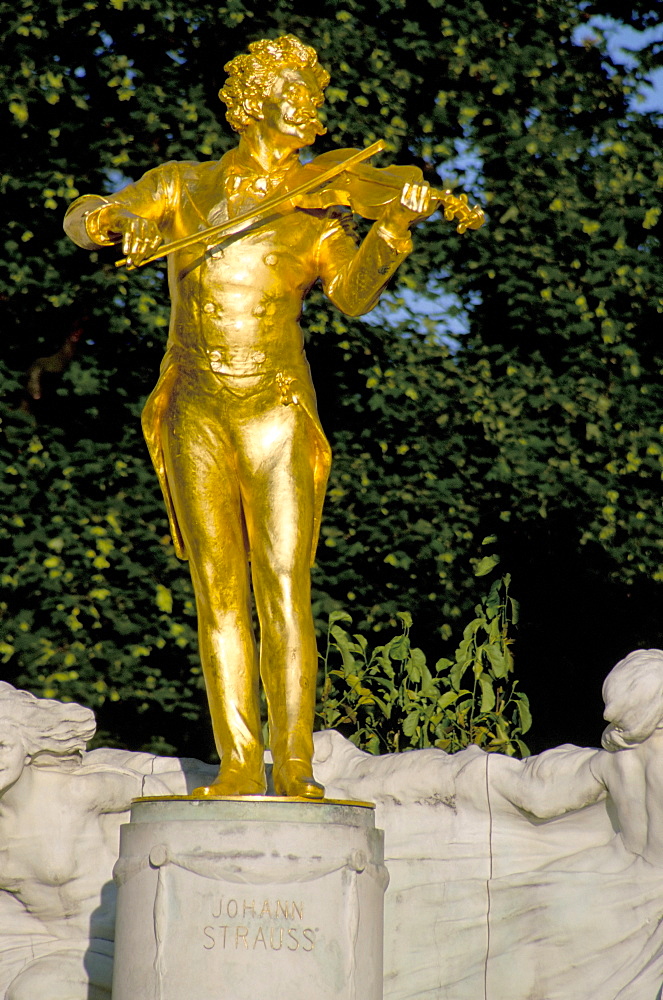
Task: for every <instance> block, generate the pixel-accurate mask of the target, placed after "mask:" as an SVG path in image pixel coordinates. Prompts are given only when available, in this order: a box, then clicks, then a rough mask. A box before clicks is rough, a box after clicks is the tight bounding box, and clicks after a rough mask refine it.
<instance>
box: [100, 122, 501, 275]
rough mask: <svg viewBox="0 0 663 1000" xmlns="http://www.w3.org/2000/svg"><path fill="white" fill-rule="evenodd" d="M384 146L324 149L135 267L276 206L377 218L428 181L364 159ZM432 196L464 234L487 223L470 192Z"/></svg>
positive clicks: (247, 223)
mask: <svg viewBox="0 0 663 1000" xmlns="http://www.w3.org/2000/svg"><path fill="white" fill-rule="evenodd" d="M385 145H386V144H385V142H384V141H383V140H382V139H378V141H377V142H374V143H373V144H372V145H371V146H367V147H366V149H361V150H354V149H333V150H330V151H329V152H328V153H322V154H321V155H320V156H317V157H316V158H315V159H314V160H311V162H310V163H306V164H304V165H303V166H302V167H301V172H300V178H301V181H300V183H298V184H297V185H296V186H295V187H294V189H292V190H290V191H285V192H282V193H281V194H273V195H271V196H270V197H268V198H265V199H264V200H263V201H262V202H261V203H260V205H258V206H257V207H256V208H253V209H250V210H249V211H248V212H243V213H242V214H241V215H238V216H236V217H235V218H234V219H229V220H228V221H227V222H223V223H221V225H219V226H212V227H211V228H209V229H203V230H200V231H199V232H197V233H192V234H191V235H190V236H184V237H182V239H179V240H174V241H173V242H172V243H167V244H164V245H163V246H160V247H159V248H158V249H157V250H155V251H154V253H152V254H150V255H149V256H148V257H146V258H145V259H144V260H143V261H141V263H140V264H138V265H134V266H137V267H142V266H143V265H144V264H150V263H152V261H154V260H159V259H160V258H161V257H167V256H169V255H170V254H172V253H175V252H176V251H177V250H184V249H185V248H186V247H189V246H193V245H194V244H196V243H207V244H208V245H211V244H213V245H214V246H218V245H219V243H220V242H222V240H223V239H224V238H226V237H228V236H233V235H236V234H238V233H242V232H244V230H246V229H248V228H249V227H251V226H254V225H256V224H257V223H259V222H262V221H264V219H265V218H266V217H267V216H268V215H269V214H271V213H272V212H273V211H274V209H276V208H280V207H281V206H284V205H286V204H287V203H290V204H291V205H292V206H293V207H294V208H304V209H326V208H330V207H332V206H334V205H345V206H347V207H348V208H350V209H351V210H352V211H353V212H355V213H356V214H357V215H361V216H363V218H365V219H377V218H379V217H380V215H381V213H382V211H383V209H384V207H385V206H386V205H388V204H389V203H390V202H392V201H393V200H394V198H398V197H400V194H401V191H402V190H403V185H404V184H422V183H423V182H424V176H423V174H422V172H421V170H420V169H419V167H414V166H392V167H372V166H370V165H368V164H367V163H366V162H365V161H366V160H368V159H370V157H371V156H374V155H375V154H376V153H380V152H382V150H383V149H384V148H385ZM332 182H334V183H332ZM430 194H431V197H432V198H433V199H434V200H435V201H437V202H439V203H440V204H442V205H444V218H445V219H446V220H447V221H448V222H450V221H452V220H454V219H457V220H458V225H457V226H456V231H457V232H458V233H461V234H462V233H465V232H466V231H467V230H468V229H479V228H480V227H481V226H482V225H483V224H484V222H485V215H484V213H483V210H482V209H481V208H480V207H479V206H478V205H474V206H473V207H472V208H470V207H469V205H468V199H467V195H465V194H461V195H459V196H456V195H454V194H452V192H451V191H450V190H448V189H447V190H444V191H441V190H439V189H437V188H431V189H430ZM126 264H127V259H126V257H125V258H123V259H122V260H118V261H116V262H115V266H116V267H122V266H124V265H126ZM132 269H133V267H132Z"/></svg>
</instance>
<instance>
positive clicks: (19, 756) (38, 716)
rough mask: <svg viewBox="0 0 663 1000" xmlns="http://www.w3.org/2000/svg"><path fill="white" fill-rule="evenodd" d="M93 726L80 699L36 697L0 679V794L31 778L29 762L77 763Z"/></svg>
mask: <svg viewBox="0 0 663 1000" xmlns="http://www.w3.org/2000/svg"><path fill="white" fill-rule="evenodd" d="M95 728H96V727H95V721H94V715H93V713H92V712H91V711H90V709H88V708H84V707H83V706H82V705H76V704H64V703H62V702H59V701H52V700H50V699H48V698H35V696H34V695H32V694H29V692H27V691H18V690H16V688H14V687H12V685H11V684H6V683H5V682H4V681H0V797H3V798H4V797H9V793H10V791H11V790H12V789H16V790H18V788H19V783H21V784H22V785H28V784H32V776H31V774H30V769H31V768H32V767H36V768H57V769H61V770H71V769H74V768H76V767H78V766H79V765H80V763H81V758H82V753H83V751H84V750H85V745H86V743H87V742H88V740H90V739H91V738H92V736H93V735H94V731H95Z"/></svg>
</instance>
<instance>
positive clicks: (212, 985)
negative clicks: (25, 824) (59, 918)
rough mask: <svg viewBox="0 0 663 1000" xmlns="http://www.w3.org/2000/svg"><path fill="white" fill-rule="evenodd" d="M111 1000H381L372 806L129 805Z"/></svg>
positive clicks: (378, 851)
mask: <svg viewBox="0 0 663 1000" xmlns="http://www.w3.org/2000/svg"><path fill="white" fill-rule="evenodd" d="M114 874H115V881H116V883H117V886H118V900H117V929H116V946H115V966H114V973H113V1000H137V998H140V1000H191V998H192V997H195V1000H262V998H269V1000H314V998H315V1000H332V998H334V1000H381V998H382V926H383V898H384V890H385V888H386V885H387V881H388V876H387V873H386V869H385V867H384V864H383V835H382V831H381V830H376V829H375V823H374V813H373V808H372V807H371V806H368V805H362V804H357V803H338V802H321V803H314V802H311V803H309V802H304V801H298V800H288V799H278V798H256V799H246V798H245V799H236V800H234V799H216V800H208V801H204V800H203V801H200V800H194V799H187V798H177V797H174V798H164V799H140V800H137V801H136V802H134V804H133V806H132V811H131V822H130V823H129V824H127V825H125V826H123V827H122V831H121V847H120V859H119V861H118V863H117V865H116V867H115V873H114Z"/></svg>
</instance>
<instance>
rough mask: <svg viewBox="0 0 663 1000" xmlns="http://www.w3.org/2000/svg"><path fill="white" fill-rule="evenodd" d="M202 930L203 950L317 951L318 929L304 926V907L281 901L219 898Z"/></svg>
mask: <svg viewBox="0 0 663 1000" xmlns="http://www.w3.org/2000/svg"><path fill="white" fill-rule="evenodd" d="M210 917H211V918H212V920H213V921H214V923H209V924H206V925H205V926H204V927H203V941H202V944H203V948H204V950H205V951H212V950H213V949H217V950H224V949H233V950H235V951H249V952H258V953H260V952H262V951H265V952H267V951H291V952H292V951H305V952H311V951H313V950H314V948H315V939H316V931H317V928H313V927H305V926H304V904H303V903H302V902H299V903H297V902H295V900H290V899H288V900H282V899H258V900H256V899H238V898H234V897H232V896H220V897H219V899H218V900H216V901H215V902H214V904H213V905H212V907H211V908H210Z"/></svg>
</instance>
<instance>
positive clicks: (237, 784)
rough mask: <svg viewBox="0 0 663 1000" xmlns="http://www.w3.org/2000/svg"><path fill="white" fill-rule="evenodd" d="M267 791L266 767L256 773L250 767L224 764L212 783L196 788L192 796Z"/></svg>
mask: <svg viewBox="0 0 663 1000" xmlns="http://www.w3.org/2000/svg"><path fill="white" fill-rule="evenodd" d="M266 791H267V782H266V780H265V771H264V768H263V769H262V770H260V771H259V772H258V774H256V772H255V770H253V769H251V770H249V768H242V767H237V766H235V767H229V768H225V769H224V768H223V766H222V767H221V769H220V770H219V775H218V777H217V778H216V779H215V780H214V781H213V782H212V784H211V785H200V787H199V788H194V790H193V791H192V792H191V796H192V798H194V799H222V798H228V797H233V796H236V795H264V794H265V792H266Z"/></svg>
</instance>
